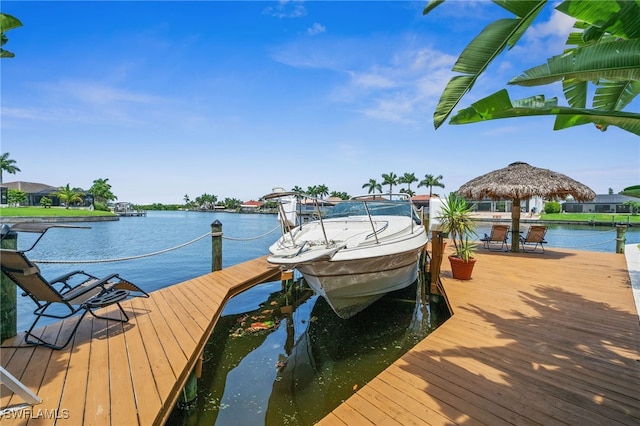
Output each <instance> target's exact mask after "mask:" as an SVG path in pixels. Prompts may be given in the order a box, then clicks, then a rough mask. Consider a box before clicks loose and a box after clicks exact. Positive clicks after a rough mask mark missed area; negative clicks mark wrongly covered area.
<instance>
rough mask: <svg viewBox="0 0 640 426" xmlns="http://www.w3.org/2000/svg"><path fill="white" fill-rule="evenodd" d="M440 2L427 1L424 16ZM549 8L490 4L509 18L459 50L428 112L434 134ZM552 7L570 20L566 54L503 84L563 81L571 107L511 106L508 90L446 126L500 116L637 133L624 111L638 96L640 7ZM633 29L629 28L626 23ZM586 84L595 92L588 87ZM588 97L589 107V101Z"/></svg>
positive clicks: (537, 102) (510, 0)
mask: <svg viewBox="0 0 640 426" xmlns="http://www.w3.org/2000/svg"><path fill="white" fill-rule="evenodd" d="M442 3H443V0H430V1H429V3H428V4H427V6H426V7H425V9H424V12H423V13H424V14H425V15H426V14H428V13H429V12H430V11H431V10H433V9H434V8H435V7H437V6H439V5H440V4H442ZM547 3H549V4H551V2H547V1H546V0H535V1H527V2H523V1H520V0H504V1H500V2H496V4H497V5H498V6H500V7H502V8H504V9H506V10H507V12H509V13H511V14H513V15H515V16H514V17H513V18H501V19H499V20H497V21H495V22H492V23H490V24H489V25H487V26H486V27H485V28H484V29H483V30H482V32H480V34H478V36H476V37H475V38H474V39H473V40H472V41H471V42H470V43H469V44H468V45H467V47H465V49H464V50H463V51H462V53H461V54H460V56H459V57H458V60H457V61H456V62H455V65H454V67H453V71H455V72H459V73H461V74H462V75H456V76H454V77H452V78H451V80H449V83H447V86H446V87H445V89H444V91H443V92H442V95H441V96H440V101H439V102H438V105H437V106H436V110H435V112H434V114H433V123H434V125H435V128H436V129H437V128H438V127H440V126H441V125H442V123H443V122H444V121H445V120H446V119H447V117H449V115H450V114H451V113H452V112H453V110H454V109H455V107H456V105H457V104H458V102H460V100H461V99H462V97H463V96H464V95H465V94H466V93H468V92H469V91H470V90H471V88H472V87H473V85H474V84H475V82H476V81H477V79H478V77H479V76H480V75H481V74H482V73H483V72H484V71H485V70H486V69H487V67H488V66H489V64H490V63H491V62H492V61H493V60H494V59H495V58H497V57H498V56H499V54H500V53H501V52H502V51H503V50H505V49H511V48H513V46H514V45H515V44H516V43H517V42H518V41H519V40H520V37H521V36H522V35H523V34H524V33H525V31H526V30H527V29H528V28H529V27H530V26H532V25H533V23H534V22H535V21H536V19H537V17H538V15H539V14H540V12H541V11H542V9H543V8H544V7H545V6H546V5H547ZM555 9H556V10H558V11H560V12H562V13H564V14H566V15H568V16H570V17H572V18H575V19H576V23H575V24H574V29H575V31H574V32H572V33H571V34H569V37H568V39H567V43H566V46H565V49H564V52H560V54H559V55H557V56H554V57H551V58H549V59H547V62H546V63H544V64H542V65H539V66H536V67H534V68H531V69H529V70H526V71H524V72H523V73H522V74H520V75H519V76H517V77H515V78H512V79H511V80H510V81H509V82H508V84H516V85H520V86H542V85H546V84H550V83H554V82H558V81H562V88H563V91H564V97H565V99H566V101H567V103H568V104H569V106H567V107H565V106H558V104H557V99H556V98H551V99H547V100H545V97H544V95H537V96H531V97H529V98H525V99H520V100H515V101H511V99H510V98H509V94H508V92H507V90H506V89H502V90H500V91H498V92H496V93H494V94H492V95H489V96H488V97H486V98H484V99H481V100H479V101H478V102H475V103H474V104H472V105H471V106H470V107H469V108H465V109H462V110H460V111H458V113H457V114H456V115H455V116H453V117H452V118H451V121H450V124H466V123H475V122H479V121H485V120H493V119H498V118H511V117H522V116H534V115H555V116H556V121H555V124H554V129H555V130H559V129H565V128H568V127H572V126H578V125H582V124H587V123H593V124H594V125H595V127H596V128H597V129H599V130H601V131H605V130H606V129H607V127H608V126H610V125H612V126H618V127H620V128H621V129H623V130H626V131H628V132H631V133H634V134H636V135H640V114H638V113H631V112H623V111H622V110H623V109H624V108H625V107H626V106H627V105H629V104H631V102H632V101H633V100H634V99H635V98H636V97H637V96H638V94H640V74H639V73H638V69H640V56H639V55H638V54H637V52H638V45H639V43H640V31H638V27H637V22H640V4H639V2H638V1H592V0H563V1H561V2H560V4H559V5H557V6H555ZM632 22H633V23H634V24H633V25H631V24H630V23H632ZM589 82H592V84H594V85H595V90H593V89H592V88H589ZM590 93H593V101H592V107H591V108H587V97H588V96H589V94H590Z"/></svg>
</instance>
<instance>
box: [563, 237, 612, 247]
mask: <svg viewBox="0 0 640 426" xmlns="http://www.w3.org/2000/svg"><path fill="white" fill-rule="evenodd" d="M617 240H618V239H617V238H614V239H612V240H607V241H603V242H601V243H593V244H586V245H580V246H565V245H563V246H562V247H564V248H570V249H574V248H584V247H594V246H601V245H603V244H610V243H613V242H615V241H617Z"/></svg>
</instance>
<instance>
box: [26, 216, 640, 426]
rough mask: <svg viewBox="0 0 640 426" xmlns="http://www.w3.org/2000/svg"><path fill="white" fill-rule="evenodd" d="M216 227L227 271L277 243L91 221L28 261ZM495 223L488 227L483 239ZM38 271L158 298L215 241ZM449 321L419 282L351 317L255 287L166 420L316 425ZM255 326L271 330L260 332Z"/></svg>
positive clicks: (262, 230)
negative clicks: (120, 284)
mask: <svg viewBox="0 0 640 426" xmlns="http://www.w3.org/2000/svg"><path fill="white" fill-rule="evenodd" d="M215 220H219V221H220V222H221V223H222V224H223V232H224V239H223V267H226V266H230V265H233V264H236V263H240V262H243V261H246V260H249V259H253V258H256V257H259V256H263V255H265V254H266V253H267V249H268V247H269V245H270V244H271V243H272V242H273V241H275V239H276V238H277V237H278V235H279V231H278V230H277V229H276V227H277V220H276V217H275V216H274V215H259V214H232V213H200V212H149V214H148V216H147V217H141V218H137V217H132V218H121V219H120V220H119V221H117V222H96V223H90V224H87V225H88V226H90V227H91V229H55V228H54V229H51V230H49V231H48V232H47V234H46V235H45V237H44V238H43V239H42V240H41V241H40V242H39V243H38V245H37V246H36V247H35V248H34V249H33V250H32V251H31V252H29V253H28V255H29V257H30V258H31V259H35V260H62V261H64V260H74V261H77V260H85V261H91V260H104V259H122V258H126V257H132V256H140V255H144V254H149V253H155V252H158V251H162V250H166V249H168V248H172V247H177V246H180V245H182V244H184V243H186V242H189V241H193V240H195V239H198V238H199V237H202V236H204V235H205V234H208V232H209V231H210V225H211V223H212V222H213V221H215ZM490 226H491V224H490V223H481V224H480V226H479V228H478V234H479V235H482V234H483V233H485V232H487V233H488V232H489V230H490ZM526 228H527V225H526V224H523V225H522V229H523V230H526ZM259 236H261V237H260V238H256V237H259ZM615 237H616V232H615V228H612V227H591V226H576V225H551V226H550V227H549V231H548V233H547V238H546V239H547V240H548V241H549V244H548V247H550V248H562V247H565V248H572V249H578V250H589V251H603V252H613V251H614V250H615ZM32 242H33V236H31V235H28V234H20V236H19V242H18V246H19V248H21V249H25V248H28V247H29V246H30V245H31V243H32ZM637 243H640V227H635V228H630V229H629V231H628V232H627V244H637ZM40 266H41V269H42V272H43V275H44V276H45V277H50V278H51V277H55V276H58V275H61V274H63V273H66V272H69V271H70V270H74V269H83V270H86V271H87V272H89V273H92V274H94V275H98V276H101V275H106V274H108V273H112V272H118V273H120V274H121V275H122V276H123V277H125V278H127V279H130V280H131V281H132V282H134V283H136V284H138V285H139V286H141V287H142V288H144V289H145V290H147V291H153V290H157V289H160V288H163V287H166V286H168V285H172V284H175V283H178V282H181V281H185V280H187V279H190V278H193V277H196V276H200V275H203V274H206V273H208V272H210V270H211V239H210V237H209V236H208V235H207V236H205V237H204V238H202V239H200V240H198V241H196V242H194V243H192V244H188V245H186V246H184V247H181V248H178V249H176V250H172V251H169V252H167V253H163V254H159V255H154V256H150V257H144V258H139V259H135V260H126V261H117V262H107V263H97V262H96V263H94V262H90V263H87V264H49V263H41V264H40ZM32 310H33V304H32V302H31V301H30V300H28V299H27V298H19V301H18V329H19V330H24V329H26V328H28V326H29V325H30V323H31V321H32V316H31V312H32ZM448 315H449V314H448V312H447V310H446V306H445V304H444V303H443V301H441V300H438V298H437V297H431V298H430V297H428V295H426V293H425V287H424V283H423V282H422V281H421V280H418V281H417V282H416V283H414V284H413V285H412V286H410V287H408V288H406V289H404V290H402V291H399V292H394V293H390V294H388V295H387V296H385V297H384V298H383V299H381V300H380V301H379V302H377V303H375V304H374V305H372V306H371V307H370V308H368V309H366V310H365V311H363V312H362V313H360V314H358V315H357V316H355V317H354V318H352V319H350V320H347V321H345V320H341V319H339V318H338V317H337V316H336V315H335V314H333V311H331V308H330V307H329V306H328V305H327V303H326V302H325V301H324V299H322V298H318V297H317V296H316V295H314V294H313V292H312V291H311V290H309V288H308V287H307V286H306V284H305V282H304V280H303V279H302V278H301V277H300V276H299V275H298V274H296V276H295V280H294V281H293V282H289V283H288V285H287V286H285V287H283V283H281V282H280V281H277V282H270V283H265V284H262V285H259V286H256V287H254V288H252V289H250V290H248V291H246V292H244V293H242V294H240V295H238V296H236V297H235V298H233V299H232V300H231V301H230V302H229V303H228V305H227V306H226V307H225V309H224V311H223V313H222V317H221V319H220V321H219V323H218V325H217V326H216V328H215V330H214V334H213V336H212V338H211V339H210V341H209V343H208V344H207V347H206V349H205V365H204V369H203V377H202V378H201V379H200V380H199V381H198V397H197V400H196V402H195V406H194V407H193V408H192V409H191V410H189V411H185V410H180V409H176V410H174V412H173V413H172V415H171V417H170V419H169V423H168V424H172V425H174V424H175V425H213V424H217V425H227V424H252V425H253V424H256V425H257V424H266V425H276V424H277V425H280V424H289V425H309V424H313V423H314V422H316V421H317V420H319V419H320V418H322V417H324V415H326V413H328V412H329V411H331V410H332V409H333V408H335V407H336V406H337V405H339V404H340V403H341V402H342V401H343V400H344V399H346V398H348V397H349V396H350V395H352V394H353V393H354V392H355V391H356V390H357V389H358V388H360V387H362V386H363V385H364V384H366V383H367V382H368V381H369V380H370V379H371V378H373V377H375V375H377V374H378V373H379V372H380V371H382V370H383V369H384V368H386V366H388V365H389V364H390V363H392V362H393V361H394V360H395V359H397V358H398V357H399V356H401V355H402V354H403V353H405V352H406V351H407V350H408V349H409V348H411V347H412V346H413V345H415V343H417V342H418V341H420V340H421V339H423V338H424V337H425V336H427V335H428V334H429V333H430V332H431V331H433V330H434V329H435V328H436V327H437V326H439V325H440V324H441V323H442V322H444V321H445V320H446V319H447V318H448ZM43 323H46V322H44V321H43ZM255 323H261V324H262V327H258V328H262V329H255V330H254V329H253V328H252V327H251V326H252V324H255ZM254 328H255V327H254Z"/></svg>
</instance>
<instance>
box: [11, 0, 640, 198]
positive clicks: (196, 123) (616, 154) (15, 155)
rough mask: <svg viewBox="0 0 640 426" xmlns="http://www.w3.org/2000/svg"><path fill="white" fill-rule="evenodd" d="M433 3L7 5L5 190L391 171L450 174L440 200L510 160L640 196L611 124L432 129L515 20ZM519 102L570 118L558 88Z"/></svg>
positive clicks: (546, 49) (536, 50) (304, 183)
mask: <svg viewBox="0 0 640 426" xmlns="http://www.w3.org/2000/svg"><path fill="white" fill-rule="evenodd" d="M425 4H426V1H424V2H403V1H394V2H364V1H353V2H343V1H338V2H327V1H305V2H295V1H289V2H267V1H256V2H249V1H238V2H233V1H229V2H219V1H198V2H183V1H180V2H177V1H176V2H174V1H164V2H150V1H133V2H126V1H123V2H120V1H118V2H90V1H85V2H68V1H62V2H55V1H48V2H30V1H19V2H15V1H3V2H2V11H3V12H4V13H8V14H11V15H14V16H15V17H17V18H18V19H20V20H21V21H22V23H23V25H24V26H23V27H21V28H18V29H14V30H11V31H9V32H8V33H7V35H8V37H9V42H8V43H7V44H6V45H5V48H6V49H7V50H10V51H12V52H14V53H15V54H16V57H15V58H13V59H3V60H2V62H1V66H2V68H1V72H2V81H1V85H2V86H1V88H2V93H1V96H2V99H1V100H2V117H1V119H2V123H1V124H2V135H1V136H2V152H9V153H10V158H12V159H14V160H16V162H17V166H18V167H19V168H20V169H21V170H22V171H21V172H19V173H17V174H16V175H10V174H6V173H5V175H4V181H5V182H10V181H14V180H22V181H28V182H40V183H46V184H50V185H54V186H62V185H66V184H67V183H69V184H70V185H71V186H72V187H82V188H85V189H88V188H89V187H90V186H91V185H92V182H93V180H95V179H98V178H106V179H109V183H110V184H111V185H112V190H113V192H114V193H115V194H116V195H117V196H118V199H119V200H120V201H130V202H133V203H137V204H144V203H152V202H160V203H182V202H183V198H184V195H185V194H187V195H189V197H190V198H191V199H194V198H195V197H196V196H199V195H202V194H204V193H208V194H214V195H216V196H218V198H219V199H224V198H226V197H233V198H239V199H241V200H243V201H246V200H249V199H258V198H259V197H260V196H262V195H264V194H266V193H268V192H270V191H271V189H272V188H273V187H276V186H282V187H284V188H287V189H290V188H291V187H293V186H295V185H297V186H300V187H303V188H307V187H308V186H311V185H319V184H324V185H326V186H328V187H329V190H330V191H333V190H335V191H345V192H347V193H349V194H350V195H358V194H361V193H363V192H365V190H363V189H362V185H363V184H364V183H366V182H368V181H369V179H370V178H374V179H376V180H378V182H381V181H382V177H381V175H382V174H383V173H389V172H394V173H396V174H398V175H402V174H404V173H406V172H409V173H415V174H416V176H417V177H418V178H419V179H422V178H424V175H425V174H433V175H442V176H443V179H442V181H443V183H444V184H445V189H444V190H439V192H440V193H441V194H446V193H448V192H450V191H454V190H456V189H457V188H458V187H459V186H460V185H462V184H463V183H465V182H466V181H468V180H470V179H472V178H474V177H476V176H479V175H481V174H484V173H486V172H489V171H491V170H494V169H498V168H502V167H505V166H507V165H508V164H509V163H511V162H514V161H525V162H528V163H529V164H531V165H534V166H537V167H542V168H548V169H551V170H554V171H557V172H560V173H564V174H566V175H568V176H570V177H573V178H574V179H577V180H579V181H581V182H583V183H585V184H586V185H589V186H590V187H591V188H592V189H593V190H594V191H596V192H597V193H606V192H607V190H608V189H609V188H613V190H614V191H615V192H618V191H620V190H622V189H623V188H624V187H626V186H630V185H634V184H638V183H640V144H639V142H640V140H639V139H638V137H637V136H635V135H632V134H630V133H628V132H623V131H621V130H619V129H617V128H610V129H609V130H608V131H607V132H604V133H601V132H599V131H597V130H595V129H594V128H593V127H592V126H588V125H587V126H581V127H578V128H574V129H569V130H563V131H553V130H552V128H553V119H552V118H531V119H528V118H527V119H510V120H498V121H493V122H487V123H481V124H473V125H463V126H451V125H449V124H445V125H443V126H442V127H441V128H439V129H438V130H434V128H433V118H432V116H433V111H434V109H435V106H436V104H437V101H438V99H439V97H440V94H441V92H442V89H443V88H444V86H445V85H446V83H447V81H448V80H449V78H450V77H451V76H452V75H453V74H452V73H451V71H450V70H451V67H452V65H453V63H454V61H455V59H456V58H457V56H458V54H459V53H460V51H461V50H462V48H463V47H464V46H466V44H467V43H468V42H469V41H470V40H471V39H472V38H473V37H474V36H475V35H476V34H477V33H478V32H479V31H480V29H481V28H482V27H484V26H485V25H486V24H487V23H489V22H491V21H493V20H495V19H496V18H498V17H507V16H508V15H507V14H506V12H504V11H503V10H502V9H501V8H499V7H498V6H496V5H495V4H493V3H491V2H488V1H453V0H450V1H449V2H446V3H445V4H444V5H441V6H440V7H439V8H437V9H436V10H435V11H434V12H432V13H431V14H430V15H428V16H426V17H425V16H423V15H422V9H423V7H424V5H425ZM571 25H572V21H571V20H570V19H567V18H566V17H563V16H562V15H561V14H559V13H553V10H552V8H551V7H548V8H547V10H546V11H545V14H544V16H543V17H542V19H539V20H538V21H537V24H536V25H535V26H534V27H533V28H531V29H530V30H529V31H528V32H527V34H526V35H525V37H524V39H523V40H522V41H521V43H520V44H519V45H518V46H517V47H516V48H514V49H512V50H511V51H509V52H506V53H503V54H502V55H501V56H500V57H499V58H498V59H497V60H496V61H495V62H494V63H493V64H492V65H491V67H490V68H489V69H488V71H487V72H486V73H485V75H484V76H483V77H482V78H481V79H480V80H479V81H478V82H477V83H476V86H475V87H474V88H473V90H472V91H471V93H469V94H468V95H467V96H466V97H465V98H463V100H462V102H461V103H460V104H459V105H458V109H459V108H462V107H466V106H468V105H469V104H470V103H472V102H473V101H475V100H477V99H479V98H481V97H483V96H486V95H488V94H490V93H493V92H495V91H496V90H498V89H500V88H503V87H505V83H506V82H507V81H508V80H509V79H510V78H512V77H514V76H516V75H518V74H520V73H521V72H522V71H524V70H525V69H527V68H529V67H531V66H534V65H538V64H540V63H543V62H544V61H545V60H546V58H547V57H549V56H552V55H554V54H557V53H559V52H560V51H561V49H562V46H563V45H564V41H565V40H566V36H567V34H568V32H569V30H570V28H571ZM509 90H510V93H511V95H512V99H518V98H521V97H525V96H532V95H537V94H542V93H544V94H545V95H546V96H547V97H551V96H554V95H559V96H560V98H561V104H563V105H566V102H565V101H564V98H563V97H562V95H561V94H560V86H559V85H558V84H556V85H550V86H546V87H536V88H529V89H520V88H510V89H509ZM638 109H639V108H638V102H635V104H634V105H632V108H631V109H630V110H632V111H638ZM415 186H416V185H415V184H413V185H412V188H413V189H414V190H415V189H416V188H415ZM396 190H397V189H396ZM417 192H418V193H427V192H428V189H427V188H419V189H418V190H417Z"/></svg>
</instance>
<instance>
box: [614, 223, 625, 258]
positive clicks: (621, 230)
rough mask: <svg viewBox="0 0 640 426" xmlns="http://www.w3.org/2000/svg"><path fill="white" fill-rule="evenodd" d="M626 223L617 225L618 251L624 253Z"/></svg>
mask: <svg viewBox="0 0 640 426" xmlns="http://www.w3.org/2000/svg"><path fill="white" fill-rule="evenodd" d="M626 233H627V227H626V225H616V253H624V243H625V242H626V241H627V238H626Z"/></svg>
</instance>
